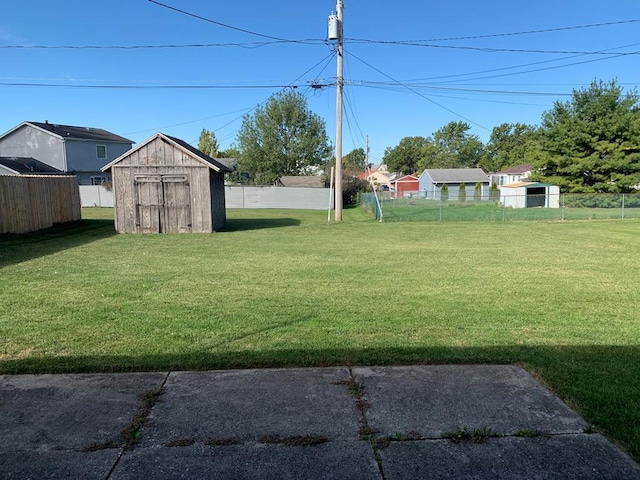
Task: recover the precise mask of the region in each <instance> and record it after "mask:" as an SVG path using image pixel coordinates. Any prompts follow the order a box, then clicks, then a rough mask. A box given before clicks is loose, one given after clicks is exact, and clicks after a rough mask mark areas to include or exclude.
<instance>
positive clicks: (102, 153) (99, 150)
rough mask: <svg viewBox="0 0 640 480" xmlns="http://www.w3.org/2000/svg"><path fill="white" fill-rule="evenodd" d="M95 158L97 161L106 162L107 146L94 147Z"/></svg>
mask: <svg viewBox="0 0 640 480" xmlns="http://www.w3.org/2000/svg"><path fill="white" fill-rule="evenodd" d="M96 157H97V158H98V160H106V159H107V146H106V145H96Z"/></svg>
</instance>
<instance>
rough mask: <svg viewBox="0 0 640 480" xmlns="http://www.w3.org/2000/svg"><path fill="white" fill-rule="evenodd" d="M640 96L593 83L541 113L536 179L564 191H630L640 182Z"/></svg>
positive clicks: (618, 88) (605, 84) (614, 82)
mask: <svg viewBox="0 0 640 480" xmlns="http://www.w3.org/2000/svg"><path fill="white" fill-rule="evenodd" d="M638 100H639V97H638V94H637V92H636V91H635V90H634V91H631V92H628V93H626V94H623V92H622V88H621V87H620V86H619V85H618V84H617V82H616V81H615V80H614V81H611V82H609V83H604V82H602V81H600V82H595V81H594V82H592V83H591V85H590V86H589V88H586V89H583V90H574V91H573V94H572V97H571V100H569V101H567V102H555V103H554V106H553V108H552V109H551V110H549V111H547V112H545V113H544V114H543V117H542V125H541V138H540V150H538V151H537V154H536V155H535V157H534V159H533V162H532V163H533V167H534V172H535V173H534V174H533V175H532V177H531V178H532V179H533V180H542V181H546V182H549V183H552V184H555V185H559V186H560V188H561V190H562V191H564V192H588V193H590V192H609V193H618V192H622V193H624V192H629V191H631V190H633V189H634V187H635V186H636V185H638V184H640V108H639V106H638Z"/></svg>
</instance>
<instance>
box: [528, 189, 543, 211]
mask: <svg viewBox="0 0 640 480" xmlns="http://www.w3.org/2000/svg"><path fill="white" fill-rule="evenodd" d="M546 193H547V192H546V188H545V187H532V188H527V208H532V207H544V206H546V203H547V195H546Z"/></svg>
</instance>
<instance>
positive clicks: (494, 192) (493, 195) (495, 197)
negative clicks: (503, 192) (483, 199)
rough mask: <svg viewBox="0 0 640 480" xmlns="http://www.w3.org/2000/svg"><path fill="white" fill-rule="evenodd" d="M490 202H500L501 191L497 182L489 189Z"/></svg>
mask: <svg viewBox="0 0 640 480" xmlns="http://www.w3.org/2000/svg"><path fill="white" fill-rule="evenodd" d="M489 200H491V201H492V202H499V201H500V189H499V188H498V185H496V182H493V183H492V184H491V187H490V188H489Z"/></svg>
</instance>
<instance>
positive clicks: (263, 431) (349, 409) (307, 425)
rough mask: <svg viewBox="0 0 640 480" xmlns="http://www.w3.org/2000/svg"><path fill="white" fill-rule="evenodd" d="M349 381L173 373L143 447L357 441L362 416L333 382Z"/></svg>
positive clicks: (339, 376)
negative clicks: (183, 442)
mask: <svg viewBox="0 0 640 480" xmlns="http://www.w3.org/2000/svg"><path fill="white" fill-rule="evenodd" d="M348 378H349V370H348V369H347V368H318V369H313V368H311V369H286V370H285V369H277V370H235V371H214V372H173V373H171V375H170V376H169V378H168V380H167V382H166V384H165V391H164V394H163V395H162V397H161V398H160V401H159V402H158V403H157V404H156V406H155V408H154V409H153V412H152V414H151V416H150V417H149V420H150V424H151V426H150V427H146V428H145V429H144V431H143V435H142V443H141V444H142V446H147V447H148V446H153V445H163V444H165V443H167V442H171V441H175V440H180V439H193V440H196V441H205V440H207V439H225V438H237V439H240V440H242V441H257V440H258V439H259V438H260V437H262V436H265V435H267V436H269V435H270V436H280V437H288V436H294V435H297V436H300V435H316V436H322V437H326V438H327V439H332V440H336V439H343V440H344V439H353V440H356V439H358V421H359V418H360V414H359V412H358V410H357V409H356V408H355V405H354V401H353V398H352V397H351V396H350V394H349V391H348V390H347V389H346V388H345V387H344V386H343V385H339V384H337V383H338V382H340V381H344V380H346V379H348Z"/></svg>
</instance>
